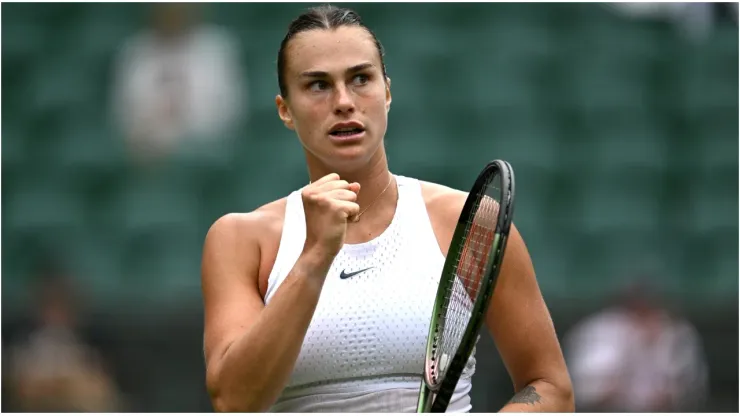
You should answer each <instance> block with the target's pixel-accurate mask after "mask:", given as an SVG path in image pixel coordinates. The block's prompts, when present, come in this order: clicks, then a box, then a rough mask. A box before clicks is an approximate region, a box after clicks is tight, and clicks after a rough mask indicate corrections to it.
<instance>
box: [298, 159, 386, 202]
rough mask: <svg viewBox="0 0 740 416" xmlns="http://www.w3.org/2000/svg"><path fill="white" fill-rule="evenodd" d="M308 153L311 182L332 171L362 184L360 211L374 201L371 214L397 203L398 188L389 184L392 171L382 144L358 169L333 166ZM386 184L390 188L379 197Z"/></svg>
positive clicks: (359, 200) (343, 177)
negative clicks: (389, 204) (387, 205)
mask: <svg viewBox="0 0 740 416" xmlns="http://www.w3.org/2000/svg"><path fill="white" fill-rule="evenodd" d="M306 153H307V156H308V159H309V160H308V173H309V177H310V180H311V182H314V181H317V180H319V179H321V178H322V177H324V176H326V175H328V174H330V173H336V174H338V175H339V177H340V178H341V179H342V180H345V181H347V182H350V183H352V182H357V183H359V184H360V193H359V194H358V195H357V204H358V205H359V206H360V211H362V210H364V209H365V208H366V207H368V206H369V205H370V204H373V202H374V204H373V206H372V207H371V208H370V209H369V210H368V214H370V211H379V208H380V207H381V206H384V205H386V204H388V203H393V204H395V202H396V199H397V193H398V190H397V189H396V187H394V186H393V183H391V185H390V186H388V182H389V181H391V172H390V171H389V170H388V160H387V159H386V156H385V150H384V149H383V148H382V146H381V148H380V149H378V151H377V152H376V153H375V154H374V155H373V156H372V157H371V158H370V160H369V161H368V163H366V164H365V165H364V166H362V167H360V168H356V169H339V168H333V167H330V166H327V165H326V164H325V163H323V162H321V161H320V160H318V159H316V158H315V157H312V156H313V155H311V154H310V153H309V152H306ZM386 186H388V189H387V190H386V191H385V192H384V193H383V195H381V196H380V198H378V196H379V195H380V194H381V193H382V192H383V190H384V189H386ZM376 199H377V200H376ZM364 215H365V214H363V216H364Z"/></svg>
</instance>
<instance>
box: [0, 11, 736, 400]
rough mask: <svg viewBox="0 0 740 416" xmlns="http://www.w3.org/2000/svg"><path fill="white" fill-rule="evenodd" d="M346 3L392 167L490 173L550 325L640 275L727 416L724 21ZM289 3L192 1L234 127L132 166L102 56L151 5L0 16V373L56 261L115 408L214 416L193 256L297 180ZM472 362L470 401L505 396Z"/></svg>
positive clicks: (727, 33)
mask: <svg viewBox="0 0 740 416" xmlns="http://www.w3.org/2000/svg"><path fill="white" fill-rule="evenodd" d="M349 6H350V7H352V8H354V9H355V10H357V11H358V12H359V13H360V15H361V16H362V17H363V19H364V21H365V22H366V23H367V24H368V25H369V26H370V27H371V28H372V29H373V30H374V31H375V32H376V34H377V36H378V37H379V39H380V40H381V42H382V43H383V44H384V46H385V48H386V63H387V65H388V72H389V76H390V77H391V79H392V93H393V106H392V109H391V112H390V121H389V129H388V133H387V136H386V146H387V150H388V155H389V162H390V167H391V171H393V172H394V173H397V174H402V175H407V176H413V177H418V178H420V179H424V180H429V181H433V182H438V183H442V184H445V185H449V186H452V187H456V188H459V189H466V188H468V187H469V185H470V183H471V181H472V180H473V179H474V178H475V175H476V174H477V172H478V171H479V169H480V168H481V166H482V164H484V163H485V162H486V161H488V160H490V159H494V158H501V159H506V160H508V161H509V162H510V163H511V164H512V165H513V167H514V169H515V172H516V180H517V205H516V212H515V223H516V224H517V226H518V227H519V229H520V231H521V232H522V234H523V236H524V238H525V240H526V241H527V244H528V247H529V249H530V252H531V255H532V258H533V261H534V264H535V268H536V270H537V273H538V279H539V283H540V286H541V289H542V291H543V294H544V295H545V298H546V300H547V302H548V306H549V307H550V309H551V311H552V314H553V317H554V319H555V323H556V325H557V327H558V332H559V334H560V335H562V334H563V333H564V332H565V331H566V330H567V329H568V328H569V327H570V326H572V325H573V324H574V323H575V322H576V321H577V320H579V319H580V318H582V317H584V316H586V315H587V314H589V313H591V312H593V311H595V310H597V309H598V308H601V307H602V306H603V305H605V304H607V302H609V301H610V299H611V298H612V297H613V295H614V294H615V293H617V292H618V291H619V290H620V289H621V288H622V287H623V286H624V285H625V283H626V282H628V281H631V279H633V278H635V277H636V276H650V279H651V282H650V283H651V284H653V285H655V286H656V287H659V288H660V292H661V294H662V295H663V296H664V298H665V299H666V300H667V302H668V303H669V304H670V305H671V307H672V308H675V309H677V310H680V311H681V312H682V313H683V314H685V316H687V317H688V319H690V320H691V321H692V322H693V324H694V325H695V326H696V327H697V330H698V332H699V333H700V334H701V336H702V338H703V340H704V343H705V349H706V355H707V360H708V363H709V376H710V382H709V385H710V395H709V397H710V400H709V401H708V403H707V405H706V407H705V408H704V410H723V411H737V403H738V401H737V397H738V396H737V394H738V373H737V371H736V370H737V368H738V365H737V364H738V361H737V360H738V358H737V357H738V354H737V351H738V332H737V328H738V321H737V318H738V315H737V304H738V303H737V300H738V222H737V221H738V29H737V25H736V23H733V22H732V20H731V19H725V20H721V21H720V23H717V24H716V25H714V26H713V27H712V29H711V31H710V32H709V33H708V34H707V35H706V36H705V37H703V38H702V39H701V40H696V39H693V38H690V37H689V36H686V35H685V34H683V32H682V31H681V30H679V29H677V27H676V25H675V24H674V23H672V22H667V21H664V20H660V19H636V18H629V17H626V16H623V15H620V14H618V13H617V12H615V11H614V10H612V9H611V8H610V7H608V6H604V5H597V4H572V5H534V4H526V5H525V4H459V5H453V4H351V5H349ZM306 7H308V5H306V4H300V5H295V4H260V3H254V4H209V5H204V6H202V7H200V8H199V9H198V10H199V13H200V14H201V16H202V18H203V19H204V20H206V21H208V22H211V23H213V24H217V25H219V26H220V27H221V29H222V30H225V31H227V32H228V33H229V34H230V36H232V37H233V39H235V40H236V44H237V47H236V50H237V52H238V55H239V58H238V59H239V65H241V67H242V68H243V71H244V72H243V75H244V76H243V82H244V83H245V91H246V93H245V95H244V98H243V106H244V109H243V113H242V115H241V117H240V118H239V121H238V123H237V124H236V126H235V127H234V128H232V129H230V131H229V132H227V133H224V134H222V135H220V136H219V137H218V138H215V139H212V140H209V141H206V142H192V143H190V142H183V144H182V145H180V146H178V147H177V149H176V150H175V151H173V152H172V153H171V154H169V155H168V156H167V157H165V158H162V159H161V160H158V161H156V162H155V163H146V164H142V163H138V162H136V161H135V158H134V157H132V156H131V153H130V152H129V151H128V150H127V145H126V137H124V134H122V132H121V131H120V129H118V128H117V127H116V124H115V123H114V122H113V121H112V117H111V108H110V106H111V101H112V89H113V85H114V83H115V79H114V77H115V74H116V67H117V65H118V63H119V62H120V61H119V60H120V51H121V48H122V45H123V44H124V42H126V40H127V39H128V38H129V37H131V36H132V35H133V34H135V33H136V32H138V31H140V30H141V29H143V28H145V27H146V26H147V25H148V24H149V22H150V20H151V19H150V13H151V10H150V9H151V6H149V5H146V4H125V5H124V4H4V5H3V6H2V64H3V65H2V247H3V249H2V274H3V280H2V290H3V295H2V302H3V307H2V315H3V346H4V349H3V351H4V353H3V361H4V364H5V363H6V361H7V360H8V359H9V358H8V357H7V356H6V354H5V351H6V350H7V348H5V347H6V346H7V343H8V342H11V341H12V340H14V339H18V337H20V336H21V335H20V334H23V333H25V332H24V331H27V330H28V328H30V327H32V326H33V322H34V321H33V320H34V316H35V315H34V314H35V313H36V310H35V309H34V305H35V304H34V302H35V298H34V296H33V294H34V292H33V288H34V287H35V285H36V283H37V282H38V281H39V278H40V277H43V276H41V274H43V273H46V270H47V268H43V267H42V266H44V265H48V264H52V265H55V267H54V269H53V270H62V271H61V272H57V273H62V274H64V275H65V276H66V277H68V278H70V279H71V281H72V282H73V285H74V287H75V289H74V290H75V291H77V292H79V293H81V296H82V297H83V298H82V299H84V300H80V301H79V302H78V303H76V306H78V307H79V309H80V318H78V319H79V321H80V324H79V325H80V327H81V328H83V329H82V331H83V332H84V333H85V334H86V335H85V337H87V339H89V343H91V344H92V345H94V346H95V348H97V349H98V350H99V351H101V355H102V356H103V357H104V360H105V362H106V363H107V366H108V369H109V372H110V373H111V374H113V378H114V379H115V380H116V383H117V385H118V386H119V389H120V390H121V391H122V392H123V395H124V396H125V397H126V399H125V401H126V403H127V407H126V409H127V410H130V411H209V410H210V405H209V402H208V398H207V396H206V394H205V388H204V370H203V358H202V303H201V297H200V280H199V279H200V278H199V271H200V270H199V267H200V255H201V248H202V242H203V238H204V236H205V233H206V231H207V230H208V227H209V226H210V224H211V223H212V222H213V221H215V219H217V218H218V217H219V216H221V215H223V214H225V213H227V212H245V211H249V210H252V209H254V208H256V207H258V206H260V205H262V204H264V203H267V202H269V201H271V200H274V199H278V198H280V197H282V196H285V195H287V194H288V193H289V192H290V191H292V190H294V189H297V188H298V187H300V186H303V185H304V184H305V183H306V181H307V173H306V170H305V166H304V160H303V159H304V156H303V153H302V149H301V148H300V146H299V143H298V141H297V139H296V138H295V137H294V135H293V133H292V132H291V131H289V130H287V129H285V128H284V126H283V125H282V123H281V122H280V120H279V119H278V117H277V114H276V110H275V105H274V98H275V95H276V94H277V91H278V88H277V76H276V73H275V68H276V57H277V50H278V47H279V44H280V41H281V40H282V37H283V36H284V34H285V30H286V29H287V26H288V23H289V22H290V20H291V19H292V18H294V17H295V16H297V15H298V14H299V13H300V12H301V11H303V10H304V9H305V8H306ZM199 143H200V144H199ZM203 143H205V144H203ZM49 267H51V266H49ZM484 338H485V337H484ZM486 348H492V343H491V342H490V340H488V339H487V338H485V339H482V341H481V346H480V347H479V349H478V351H479V353H478V355H479V367H478V373H477V374H478V375H477V376H476V381H477V382H476V383H474V387H473V389H474V390H473V410H474V411H495V410H496V409H497V408H498V407H500V406H501V405H502V404H503V403H504V402H505V401H506V400H508V398H509V397H510V395H511V387H510V384H508V381H507V379H506V373H505V370H504V369H503V367H502V365H501V363H500V360H499V359H498V357H497V356H496V353H495V350H493V349H491V350H490V351H489V352H483V351H485V350H486ZM3 368H4V369H5V368H6V366H5V365H4V366H3ZM4 375H5V376H7V374H4ZM10 388H12V386H11V387H7V383H3V389H4V390H5V391H6V392H7V391H9V390H8V389H10ZM576 394H578V392H576ZM2 406H3V411H6V410H13V409H14V408H15V407H13V406H14V404H13V402H12V401H8V400H3V405H2Z"/></svg>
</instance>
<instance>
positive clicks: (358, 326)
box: [265, 175, 475, 412]
mask: <svg viewBox="0 0 740 416" xmlns="http://www.w3.org/2000/svg"><path fill="white" fill-rule="evenodd" d="M396 179H397V184H398V191H399V192H398V194H399V199H398V206H397V208H396V214H395V216H394V218H393V221H392V223H391V225H390V226H389V227H388V228H387V229H386V230H385V232H384V233H383V234H381V235H380V236H379V237H377V238H376V239H374V240H372V241H370V242H367V243H364V244H346V245H345V246H344V247H343V248H342V250H341V251H340V253H339V254H338V255H337V257H336V258H335V260H334V262H333V263H332V266H331V269H330V270H329V273H328V274H327V277H326V281H325V283H324V287H323V290H322V293H321V297H320V298H319V303H318V306H317V308H316V312H315V314H314V316H313V319H312V321H311V324H310V326H309V328H308V333H307V334H306V337H305V339H304V342H303V346H302V349H301V352H300V355H299V357H298V361H297V363H296V365H295V368H294V370H293V374H292V376H291V378H290V381H289V383H288V385H287V387H286V389H285V390H284V391H283V393H282V395H281V397H280V398H279V399H278V402H277V403H276V404H275V405H274V406H273V408H272V409H271V410H272V411H285V412H414V411H415V410H416V402H417V399H418V395H419V387H420V383H421V381H422V371H423V369H424V357H425V350H426V341H427V336H428V333H429V322H430V319H431V311H432V306H433V304H434V297H435V295H436V292H437V285H438V282H439V277H440V273H441V271H442V266H443V265H444V257H443V256H442V252H441V251H440V249H439V245H438V244H437V240H436V238H435V236H434V232H433V230H432V227H431V223H430V221H429V216H428V214H427V211H426V206H425V204H424V201H423V199H422V195H421V186H420V183H419V181H417V180H415V179H412V178H406V177H403V176H398V175H396ZM285 215H286V217H285V225H284V228H283V235H282V237H281V242H280V249H279V252H278V255H277V258H276V261H275V266H274V267H273V270H272V272H271V274H270V277H269V283H268V289H267V293H266V296H265V298H266V299H265V302H266V303H269V302H270V299H271V298H272V296H273V295H274V294H275V291H276V290H277V288H278V287H279V286H280V284H281V283H282V281H283V280H284V279H285V277H286V276H287V274H288V273H289V272H290V270H291V269H292V267H293V265H294V264H295V262H296V260H297V259H298V256H299V255H300V252H301V250H302V248H303V244H304V241H305V235H306V234H305V233H306V228H305V216H304V212H303V205H302V201H301V196H300V191H295V192H293V193H291V195H290V196H289V197H288V202H287V206H286V213H285ZM364 269H366V270H364ZM361 270H364V271H362V272H361V273H357V274H354V275H351V276H350V277H347V278H344V279H342V278H341V276H342V273H346V274H351V273H354V272H358V271H361ZM276 330H279V328H276ZM474 371H475V358H471V359H470V361H469V362H468V366H467V368H466V371H465V373H464V374H463V377H462V378H461V380H460V382H459V383H458V386H457V390H456V393H455V395H454V396H453V400H452V403H451V404H450V406H449V409H448V411H450V412H455V411H458V412H459V411H463V412H466V411H469V410H470V408H471V406H470V397H469V392H470V387H471V386H470V378H471V377H472V374H473V372H474Z"/></svg>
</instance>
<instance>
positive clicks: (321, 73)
mask: <svg viewBox="0 0 740 416" xmlns="http://www.w3.org/2000/svg"><path fill="white" fill-rule="evenodd" d="M373 66H374V65H373V64H371V63H370V62H365V63H363V64H359V65H355V66H353V67H350V68H347V70H346V71H345V73H346V74H352V73H355V72H359V71H362V70H363V69H368V68H371V67H373ZM328 76H329V73H328V72H324V71H307V72H302V73H301V77H306V78H326V77H328Z"/></svg>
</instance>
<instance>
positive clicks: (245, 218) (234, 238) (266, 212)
mask: <svg viewBox="0 0 740 416" xmlns="http://www.w3.org/2000/svg"><path fill="white" fill-rule="evenodd" d="M286 201H287V198H282V199H279V200H277V201H273V202H270V203H269V204H266V205H263V206H261V207H259V208H257V209H255V210H254V211H251V212H238V213H237V212H233V213H228V214H225V215H223V216H222V217H220V218H219V219H217V220H216V221H215V222H214V223H213V225H211V228H210V230H209V231H208V236H207V237H206V238H217V239H228V240H230V241H231V242H232V243H233V242H238V241H243V242H248V241H249V240H253V239H260V238H262V237H263V236H268V237H269V235H271V234H275V233H276V232H277V233H278V235H279V233H280V230H281V229H282V224H283V221H284V219H285V204H286Z"/></svg>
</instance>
